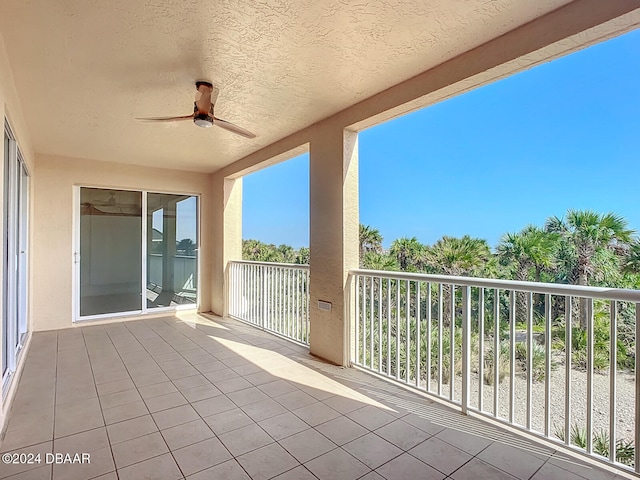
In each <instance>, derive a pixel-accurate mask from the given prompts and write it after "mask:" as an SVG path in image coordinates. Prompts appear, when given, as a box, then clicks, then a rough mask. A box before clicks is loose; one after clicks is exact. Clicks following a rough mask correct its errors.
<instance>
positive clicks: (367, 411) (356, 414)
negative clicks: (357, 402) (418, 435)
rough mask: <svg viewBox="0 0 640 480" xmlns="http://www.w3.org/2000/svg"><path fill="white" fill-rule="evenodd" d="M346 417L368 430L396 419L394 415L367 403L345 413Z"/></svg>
mask: <svg viewBox="0 0 640 480" xmlns="http://www.w3.org/2000/svg"><path fill="white" fill-rule="evenodd" d="M347 417H349V418H350V419H351V420H353V421H354V422H356V423H359V424H360V425H362V426H363V427H364V428H366V429H368V430H375V429H376V428H380V427H382V426H384V425H386V424H388V423H391V422H393V421H394V420H395V419H396V417H395V416H393V415H391V414H389V413H387V412H385V411H384V410H382V409H381V408H378V407H374V406H372V405H367V406H366V407H362V408H359V409H357V410H354V411H352V412H349V413H347Z"/></svg>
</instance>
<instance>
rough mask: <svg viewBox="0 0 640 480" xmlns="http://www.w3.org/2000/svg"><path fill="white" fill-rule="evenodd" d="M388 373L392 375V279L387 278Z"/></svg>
mask: <svg viewBox="0 0 640 480" xmlns="http://www.w3.org/2000/svg"><path fill="white" fill-rule="evenodd" d="M387 375H391V279H390V278H388V279H387Z"/></svg>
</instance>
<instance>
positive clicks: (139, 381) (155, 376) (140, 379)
mask: <svg viewBox="0 0 640 480" xmlns="http://www.w3.org/2000/svg"><path fill="white" fill-rule="evenodd" d="M132 378H133V383H135V384H136V386H137V387H138V388H141V387H145V386H147V385H154V384H156V383H163V382H168V381H169V377H167V376H166V375H165V374H164V373H162V372H161V371H160V372H155V373H145V374H141V375H132Z"/></svg>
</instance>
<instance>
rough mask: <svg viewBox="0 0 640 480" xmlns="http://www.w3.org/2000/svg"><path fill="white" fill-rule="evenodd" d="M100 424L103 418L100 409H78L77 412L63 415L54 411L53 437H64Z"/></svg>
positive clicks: (102, 422)
mask: <svg viewBox="0 0 640 480" xmlns="http://www.w3.org/2000/svg"><path fill="white" fill-rule="evenodd" d="M102 426H104V419H103V417H102V412H100V411H92V410H89V411H79V412H78V413H77V414H73V413H70V414H65V415H60V414H58V413H56V417H55V425H54V437H55V438H60V437H66V436H68V435H73V434H74V433H79V432H84V431H86V430H92V429H94V428H97V427H102Z"/></svg>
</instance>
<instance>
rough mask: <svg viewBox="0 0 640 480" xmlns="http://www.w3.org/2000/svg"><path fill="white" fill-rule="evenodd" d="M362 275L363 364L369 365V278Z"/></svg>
mask: <svg viewBox="0 0 640 480" xmlns="http://www.w3.org/2000/svg"><path fill="white" fill-rule="evenodd" d="M368 278H369V277H362V366H366V365H367V306H368V305H367V279H368Z"/></svg>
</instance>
